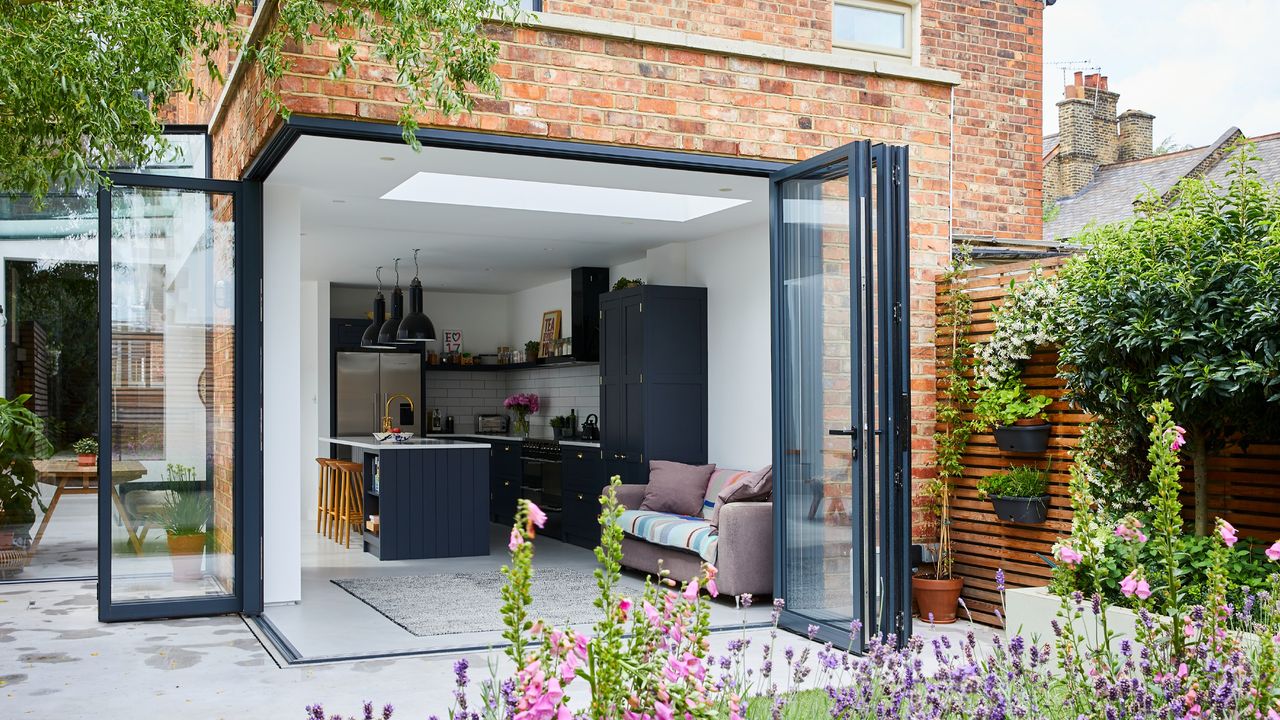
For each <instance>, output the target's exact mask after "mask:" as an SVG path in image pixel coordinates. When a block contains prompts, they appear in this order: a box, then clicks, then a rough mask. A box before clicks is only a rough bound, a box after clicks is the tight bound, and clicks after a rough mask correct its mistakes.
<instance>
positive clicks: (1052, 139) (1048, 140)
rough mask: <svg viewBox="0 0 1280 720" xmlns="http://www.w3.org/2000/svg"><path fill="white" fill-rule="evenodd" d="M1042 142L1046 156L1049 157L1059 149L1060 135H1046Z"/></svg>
mask: <svg viewBox="0 0 1280 720" xmlns="http://www.w3.org/2000/svg"><path fill="white" fill-rule="evenodd" d="M1042 142H1043V143H1044V147H1043V152H1044V156H1045V157H1049V153H1051V152H1053V149H1054V148H1056V147H1058V133H1054V134H1052V135H1045V136H1044V139H1043V141H1042Z"/></svg>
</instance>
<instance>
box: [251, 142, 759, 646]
mask: <svg viewBox="0 0 1280 720" xmlns="http://www.w3.org/2000/svg"><path fill="white" fill-rule="evenodd" d="M331 166H337V167H341V168H342V172H340V173H335V172H332V171H329V170H327V169H326V168H329V167H331ZM767 198H768V184H767V181H766V180H765V179H763V178H747V177H733V176H722V175H718V174H715V173H703V172H691V171H683V170H672V169H665V168H654V167H632V166H619V165H614V164H608V163H598V162H585V161H580V160H562V159H549V158H542V157H529V156H516V155H508V154H502V153H489V152H477V151H460V150H452V149H443V148H425V149H424V150H423V151H422V152H421V153H414V152H413V151H412V150H411V149H409V148H405V147H399V146H393V145H388V144H379V143H371V142H362V141H348V140H337V139H330V138H313V137H304V138H301V139H300V140H299V141H298V143H297V144H296V145H295V147H294V149H293V150H291V151H290V152H289V154H288V155H287V156H286V157H285V158H284V159H283V160H282V161H281V163H280V165H279V166H277V168H276V169H275V170H274V171H273V174H272V177H271V178H270V179H269V180H268V182H267V183H266V185H265V187H264V205H265V208H266V211H265V217H264V221H265V223H264V224H265V228H264V230H265V232H264V236H265V240H266V251H265V252H266V257H265V262H266V272H265V277H264V282H265V283H266V286H267V287H268V288H273V289H277V290H279V289H283V288H296V293H297V294H296V295H293V293H294V292H295V290H289V292H288V294H289V295H291V296H292V297H290V298H289V300H290V301H294V300H295V298H296V299H298V300H300V301H299V302H297V304H296V305H295V306H293V307H292V308H291V307H288V302H280V303H272V302H270V293H268V295H267V306H268V310H267V313H268V314H267V317H266V318H265V321H264V324H265V327H266V337H267V340H266V343H265V347H264V352H265V353H266V362H267V367H268V378H267V388H266V395H267V397H266V399H265V401H264V411H265V412H266V413H267V415H268V418H267V423H266V432H265V435H264V452H265V454H266V464H267V477H268V480H269V482H268V487H267V490H266V492H267V495H266V497H265V499H264V503H265V510H264V512H265V516H266V518H265V519H266V522H265V524H264V532H265V537H264V545H265V548H266V572H265V574H264V579H265V582H266V590H267V602H268V606H267V611H266V614H265V616H264V618H265V623H264V625H265V627H266V628H268V630H267V631H266V632H267V633H268V635H269V636H272V637H273V638H274V639H276V640H277V642H276V646H277V647H281V648H283V649H285V652H284V655H285V659H286V660H290V661H296V660H298V659H305V660H316V659H323V658H336V657H357V656H359V657H365V656H374V655H381V654H388V653H397V652H421V651H433V650H441V649H450V648H453V649H456V648H460V647H483V646H487V645H489V644H492V643H494V642H500V635H499V634H498V633H496V632H492V631H475V632H472V631H469V630H468V629H467V628H458V629H454V630H451V631H449V632H448V633H443V634H436V635H431V636H423V635H418V634H414V632H413V631H408V632H406V630H407V629H408V627H407V626H406V625H405V624H403V623H400V622H399V621H389V617H384V613H382V612H381V611H380V610H376V609H375V606H374V604H373V603H372V602H370V601H369V600H367V599H365V598H359V599H358V598H357V597H353V593H351V592H350V591H349V590H346V591H344V589H343V587H341V584H342V583H344V582H345V581H346V580H348V579H351V578H384V579H390V578H393V577H397V576H400V577H404V576H423V577H435V576H436V575H442V576H443V575H448V576H450V577H457V576H458V575H459V574H474V573H491V574H496V573H497V570H498V569H499V568H501V566H502V565H503V564H505V562H506V561H507V548H506V545H507V535H508V533H509V531H510V522H511V518H512V516H513V514H514V512H515V508H516V502H517V500H518V499H519V498H522V497H523V498H528V499H530V500H533V501H534V502H537V503H538V504H539V506H540V507H542V508H544V509H545V510H546V511H547V514H548V521H547V526H546V527H545V528H544V529H543V530H541V531H540V532H539V542H538V544H537V555H536V557H537V560H536V567H540V568H544V569H546V571H556V570H559V569H578V570H581V571H582V572H584V573H587V574H589V573H590V571H591V570H592V569H593V568H594V567H595V559H594V554H593V552H592V548H594V547H595V545H596V543H597V542H598V539H599V529H598V522H597V515H598V513H599V502H598V498H599V494H600V490H601V488H603V486H604V485H605V484H606V483H607V482H608V478H609V477H611V476H612V475H619V476H621V477H622V478H623V481H624V482H631V483H644V482H647V461H648V460H650V459H669V460H676V461H681V462H688V463H691V464H692V463H706V462H718V463H721V464H722V465H723V466H725V467H760V466H763V465H765V464H767V463H768V462H770V461H771V450H770V447H771V443H770V437H771V424H770V423H771V409H770V396H769V373H770V362H769V328H770V320H769V307H770V305H769V302H770V301H769V282H768V273H769V255H768V246H769V243H768V224H767V223H768V210H767ZM278 228H283V232H281V230H280V229H278ZM273 243H274V244H273ZM638 317H643V320H644V321H643V322H637V321H636V320H637V318H638ZM380 318H382V319H381V321H379V319H380ZM273 323H278V324H275V325H273ZM273 327H275V328H279V329H280V332H278V333H273V331H272V328H273ZM403 328H408V330H407V331H406V332H401V330H402V329H403ZM610 328H612V329H613V331H612V332H610V330H609V329H610ZM290 333H295V334H294V335H293V337H296V338H297V339H296V341H292V340H290V339H289V337H290ZM397 336H403V337H397ZM277 337H278V338H279V339H280V341H281V344H280V345H277V346H275V348H273V345H272V339H273V338H277ZM293 343H296V345H295V344H293ZM646 346H647V347H648V348H649V350H650V354H649V355H646V353H645V347H646ZM295 348H296V351H297V353H298V354H297V359H296V360H293V359H286V358H287V357H288V356H287V354H286V351H288V352H293V351H294V350H295ZM659 352H660V354H661V356H662V358H665V359H667V360H670V359H673V358H674V359H677V360H680V361H682V362H683V364H684V365H687V366H689V367H691V368H694V372H693V373H692V374H693V376H695V380H694V384H693V385H691V386H690V387H696V388H698V389H697V390H696V391H694V392H681V391H678V390H677V391H674V392H672V393H670V398H671V399H670V400H669V402H668V404H666V405H664V407H663V408H662V409H661V410H659V411H651V412H649V413H648V415H647V416H646V415H645V414H644V413H643V412H642V411H641V410H638V409H637V407H636V404H637V403H636V401H635V400H634V398H635V397H637V396H638V395H637V392H636V389H637V387H638V385H637V383H640V382H649V383H655V382H656V381H660V380H661V379H662V373H661V372H657V371H656V370H657V368H658V367H659V366H660V365H661V361H662V360H661V358H660V359H657V360H655V358H653V357H651V355H652V354H654V353H659ZM275 358H281V360H279V361H274V362H273V360H274V359H275ZM294 363H296V365H295V364H294ZM646 363H650V365H649V370H650V372H649V373H648V374H647V375H646V373H645V364H646ZM654 363H657V364H654ZM294 368H296V369H294ZM273 369H274V372H275V374H274V375H273ZM277 382H278V383H279V384H278V385H277V384H276V383H277ZM273 392H276V393H288V392H297V393H298V394H297V395H296V398H297V399H296V400H286V401H285V402H286V404H287V403H288V402H299V403H300V406H301V415H300V417H299V418H297V422H292V420H290V419H289V418H287V414H282V415H279V416H277V417H281V418H284V419H285V422H284V423H283V424H277V423H272V422H271V416H272V415H271V414H272V411H273V408H274V407H277V405H276V404H273V400H272V397H273ZM284 396H285V395H281V397H284ZM532 396H536V397H537V407H536V411H534V412H530V413H528V414H527V416H526V419H527V428H526V427H520V426H519V424H520V420H521V413H519V412H517V411H516V410H514V409H512V408H511V407H509V399H511V400H517V401H520V402H524V403H526V404H527V403H529V402H530V398H531V397H532ZM628 398H632V402H631V403H630V406H629V405H628V402H627V399H628ZM602 401H603V402H602ZM386 433H391V434H392V435H390V436H387V435H385V434H386ZM290 434H293V435H290ZM375 434H376V436H375ZM284 435H290V437H296V438H297V439H296V440H294V441H293V442H297V443H299V445H298V447H299V449H300V450H301V452H300V454H292V455H291V456H290V454H289V453H284V452H280V450H282V449H283V448H282V446H281V445H280V444H279V443H278V442H274V441H273V438H275V437H278V436H284ZM387 437H390V438H393V439H392V440H390V441H389V442H384V440H383V438H387ZM395 438H398V439H400V440H402V442H395V440H394V439H395ZM335 441H336V442H335ZM477 446H479V447H480V448H485V450H483V451H481V452H479V453H477V452H476V450H477ZM473 458H474V459H473ZM322 459H323V460H329V461H333V462H336V463H346V465H342V466H341V467H345V468H347V469H346V470H341V467H340V468H339V470H338V472H339V473H341V472H346V473H348V475H343V476H341V477H343V478H347V477H351V478H354V480H349V481H348V480H344V481H342V482H339V483H338V485H342V486H349V487H354V488H355V489H354V490H350V491H349V492H348V494H349V495H350V496H351V497H350V499H349V502H350V504H351V507H350V508H349V509H348V510H347V511H346V514H345V515H344V517H345V518H346V519H347V520H348V522H346V523H344V524H345V525H346V528H345V529H346V530H347V532H346V533H342V534H341V535H345V537H342V536H339V537H332V536H330V535H329V534H328V533H327V532H326V530H325V528H324V527H323V526H324V525H325V523H322V522H320V518H319V517H318V512H319V511H318V509H319V508H320V507H321V506H322V505H324V502H323V497H324V495H325V493H326V492H327V490H326V487H331V486H326V485H325V481H324V480H323V477H324V470H323V469H322V468H323V466H321V465H319V461H320V460H322ZM289 467H296V468H298V475H297V480H296V482H297V484H296V486H292V487H296V490H292V491H290V490H289V488H290V487H291V485H290V484H277V485H272V484H271V483H270V478H272V477H273V476H275V477H281V478H287V477H288V475H287V474H277V475H273V471H272V469H273V468H278V469H279V470H280V471H281V472H283V473H287V468H289ZM433 473H434V474H433ZM318 475H319V476H320V478H321V479H320V480H318V479H317V476H318ZM410 476H412V478H416V479H407V478H409V477H410ZM422 478H428V479H429V480H430V482H426V483H424V482H421V479H422ZM410 485H412V486H413V487H414V488H417V487H420V486H429V487H448V488H452V490H449V491H448V492H449V493H452V494H440V495H439V496H436V497H430V496H429V497H425V498H424V497H422V496H420V495H415V494H413V493H414V492H416V490H415V491H404V490H400V491H396V490H395V488H397V487H401V488H403V487H406V486H410ZM477 488H479V489H481V490H483V492H476V490H477ZM273 493H278V497H279V498H280V499H281V502H274V501H273V495H272V494H273ZM442 493H443V491H442ZM290 496H291V497H292V498H294V499H293V502H294V503H296V505H294V507H297V508H298V514H297V516H296V517H297V520H294V521H293V522H294V523H295V524H294V525H293V527H295V528H297V530H295V532H296V533H297V535H295V536H294V539H292V540H291V539H290V538H289V537H287V536H285V535H282V534H281V532H282V531H286V530H287V528H288V526H289V522H290V521H289V518H287V517H286V513H285V512H284V504H285V503H287V502H288V498H289V497H290ZM393 496H394V497H396V498H398V500H397V501H396V502H395V503H394V505H393V504H392V503H391V501H390V498H391V497H393ZM459 497H462V500H459ZM406 508H409V509H406ZM478 524H479V525H483V528H482V530H483V532H482V533H481V535H483V536H484V537H480V536H477V535H476V534H474V533H470V532H469V531H470V530H473V529H474V528H475V527H476V526H477V525H478ZM446 527H447V528H452V529H451V530H449V531H446V530H445V529H444V528H446ZM460 536H461V537H462V538H463V539H461V540H459V537H460ZM485 538H487V541H488V542H487V543H486V542H483V540H484V539H485ZM290 544H292V547H293V548H295V549H292V550H291V549H289V546H290ZM273 548H277V550H276V551H275V552H273ZM293 573H297V575H294V577H298V578H299V579H298V581H297V583H296V585H293V586H292V587H290V583H289V577H290V575H292V574H293ZM626 583H630V584H631V585H634V586H635V588H636V589H637V592H638V590H639V587H640V584H641V583H642V579H641V578H640V576H638V575H628V576H626V577H624V584H626ZM445 592H446V593H447V591H445ZM361 600H364V602H361ZM724 613H725V614H726V616H725V617H724V618H720V619H721V620H724V621H725V622H737V621H738V616H737V614H736V613H735V612H734V611H733V610H732V609H731V608H729V609H725V610H724ZM335 624H337V626H340V627H342V628H344V630H343V632H341V633H334V632H332V631H331V630H330V629H331V628H332V627H334V626H335Z"/></svg>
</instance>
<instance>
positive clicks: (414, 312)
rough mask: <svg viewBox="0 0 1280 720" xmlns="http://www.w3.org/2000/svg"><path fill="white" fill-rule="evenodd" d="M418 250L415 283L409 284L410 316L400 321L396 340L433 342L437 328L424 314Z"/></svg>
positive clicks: (415, 250) (415, 256)
mask: <svg viewBox="0 0 1280 720" xmlns="http://www.w3.org/2000/svg"><path fill="white" fill-rule="evenodd" d="M418 250H419V249H414V251H413V282H411V283H409V314H408V315H405V316H404V320H401V321H400V329H399V330H397V331H396V339H398V340H401V341H407V342H431V341H432V340H435V339H436V326H435V325H434V324H432V322H431V318H429V317H427V315H426V313H424V312H422V281H421V280H419V279H418Z"/></svg>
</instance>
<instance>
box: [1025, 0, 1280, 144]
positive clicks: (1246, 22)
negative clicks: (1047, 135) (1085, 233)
mask: <svg viewBox="0 0 1280 720" xmlns="http://www.w3.org/2000/svg"><path fill="white" fill-rule="evenodd" d="M1277 43H1280V3H1277V2H1276V1H1275V0H1123V1H1120V0H1058V3H1057V4H1056V5H1054V6H1053V7H1049V8H1046V9H1045V52H1044V57H1045V118H1044V120H1045V132H1054V131H1056V130H1057V127H1058V109H1057V106H1056V103H1057V102H1058V101H1059V100H1061V99H1062V87H1063V85H1064V83H1063V69H1064V68H1063V67H1062V66H1060V65H1055V63H1062V62H1064V61H1086V62H1085V63H1084V65H1083V66H1080V67H1077V66H1071V67H1067V68H1066V70H1067V76H1068V78H1069V77H1070V72H1071V71H1072V70H1077V69H1084V70H1086V71H1094V69H1100V71H1101V72H1102V74H1103V75H1107V76H1108V77H1109V78H1110V87H1111V89H1112V90H1114V91H1115V92H1118V93H1120V109H1121V110H1124V109H1128V108H1138V109H1140V110H1145V111H1147V112H1149V113H1152V114H1153V115H1155V116H1156V120H1155V136H1156V141H1157V142H1159V141H1160V140H1161V139H1163V138H1165V137H1170V136H1172V138H1173V139H1174V141H1175V142H1179V143H1189V144H1192V145H1205V144H1208V143H1210V142H1213V141H1214V140H1215V139H1216V138H1217V137H1218V136H1219V135H1221V134H1222V133H1223V132H1224V131H1225V130H1226V129H1227V128H1229V127H1231V126H1237V127H1239V128H1240V129H1241V130H1243V131H1244V132H1245V134H1246V135H1262V134H1266V133H1272V132H1280V68H1278V67H1277V58H1280V50H1278V49H1277Z"/></svg>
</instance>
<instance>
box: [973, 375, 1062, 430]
mask: <svg viewBox="0 0 1280 720" xmlns="http://www.w3.org/2000/svg"><path fill="white" fill-rule="evenodd" d="M1052 402H1053V398H1050V397H1049V396H1048V395H1032V394H1031V393H1029V392H1028V391H1027V386H1026V385H1024V384H1023V382H1022V380H1021V379H1019V378H1017V377H1011V378H1008V379H1006V380H1002V381H1001V382H999V383H996V384H993V385H987V386H985V387H983V389H982V392H981V394H980V395H979V396H978V400H977V401H976V402H975V403H974V404H973V414H974V416H975V417H977V419H978V422H979V423H980V424H981V425H982V426H983V427H1003V426H1008V425H1014V424H1016V423H1017V422H1018V421H1019V420H1032V419H1040V420H1044V419H1045V415H1044V409H1045V408H1046V407H1048V406H1049V404H1050V403H1052Z"/></svg>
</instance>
